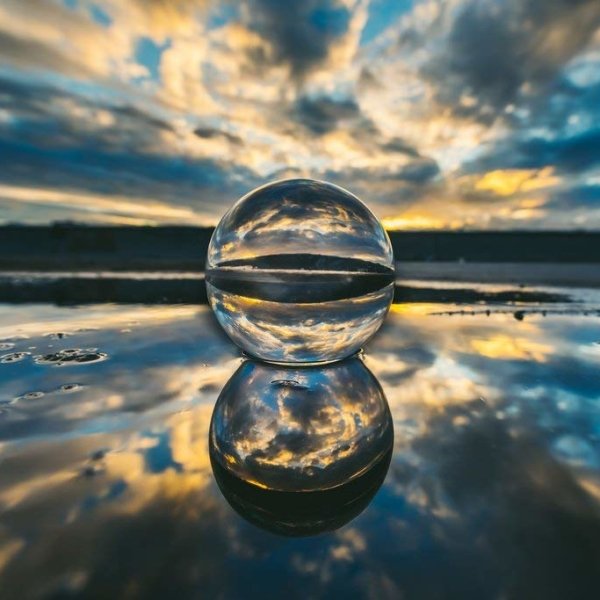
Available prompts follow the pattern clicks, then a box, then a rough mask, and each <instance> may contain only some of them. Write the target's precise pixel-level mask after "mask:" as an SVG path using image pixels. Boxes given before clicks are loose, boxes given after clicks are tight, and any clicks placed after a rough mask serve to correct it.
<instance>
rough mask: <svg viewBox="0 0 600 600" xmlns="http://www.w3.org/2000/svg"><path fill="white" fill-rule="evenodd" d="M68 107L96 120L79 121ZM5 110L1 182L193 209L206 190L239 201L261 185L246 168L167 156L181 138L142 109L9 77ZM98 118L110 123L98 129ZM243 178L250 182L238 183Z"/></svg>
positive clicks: (2, 100)
mask: <svg viewBox="0 0 600 600" xmlns="http://www.w3.org/2000/svg"><path fill="white" fill-rule="evenodd" d="M65 106H73V107H77V108H78V110H83V111H84V112H85V115H89V118H86V116H83V117H82V116H80V115H78V116H72V115H70V114H69V113H70V111H69V110H65ZM0 108H2V109H4V110H6V111H7V113H8V114H9V115H10V118H9V120H8V121H6V122H5V123H1V124H0V156H2V170H1V172H0V183H4V184H15V185H24V186H31V185H32V184H34V185H35V186H38V187H40V186H41V187H43V186H48V187H52V188H56V189H64V190H70V191H72V190H80V191H82V192H85V191H88V192H90V191H92V192H100V193H104V194H123V195H129V196H133V197H144V196H146V197H150V198H155V199H157V198H159V199H163V200H165V201H168V202H171V203H173V204H183V205H187V206H190V205H197V203H198V200H199V199H198V192H199V190H206V189H207V188H210V189H213V187H215V188H217V189H218V190H220V193H224V194H228V196H227V197H228V198H229V195H230V196H231V199H232V200H233V199H235V198H236V197H238V196H239V195H241V193H243V192H244V191H245V189H246V185H248V182H251V183H250V185H252V184H253V183H258V181H257V178H256V177H255V176H254V175H253V174H252V173H251V172H250V171H248V170H247V169H246V168H244V167H241V166H235V165H229V164H225V163H223V162H221V161H219V160H218V159H209V158H203V159H198V158H188V157H184V156H177V155H172V154H167V153H164V154H163V153H161V152H160V149H159V148H160V136H161V134H162V133H164V132H165V131H169V132H172V133H174V131H173V127H172V125H171V124H170V123H169V122H168V121H167V120H165V119H163V118H161V117H160V116H157V115H156V114H151V113H149V112H146V111H145V110H142V109H140V108H139V107H136V106H132V105H127V104H122V105H110V104H105V103H101V102H95V101H93V100H91V99H86V98H82V97H81V96H74V95H70V94H68V93H66V92H63V91H61V90H59V89H57V88H54V87H52V86H48V85H35V84H32V85H28V84H24V83H19V82H16V81H11V80H9V79H6V78H4V79H0ZM76 113H77V111H76ZM98 113H102V115H103V117H104V118H105V119H108V120H109V122H108V123H106V124H104V125H100V124H98V123H94V122H93V119H95V118H97V116H96V115H97V114H98ZM237 179H241V180H244V181H245V182H246V183H245V184H244V185H242V186H241V187H240V184H239V183H238V184H234V183H232V182H233V181H235V180H237ZM232 186H233V188H234V189H232ZM211 200H214V201H215V202H217V201H218V200H217V199H216V197H214V194H212V193H211V195H210V196H207V197H206V198H202V201H203V203H210V201H211Z"/></svg>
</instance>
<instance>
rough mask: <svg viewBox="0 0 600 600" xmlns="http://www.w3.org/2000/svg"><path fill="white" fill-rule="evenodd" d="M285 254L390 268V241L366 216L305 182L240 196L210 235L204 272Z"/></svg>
mask: <svg viewBox="0 0 600 600" xmlns="http://www.w3.org/2000/svg"><path fill="white" fill-rule="evenodd" d="M287 255H289V256H291V255H303V256H308V255H311V256H313V257H314V256H323V257H337V258H343V259H357V260H358V261H366V262H367V263H373V264H375V265H380V266H383V267H386V268H389V269H393V253H392V248H391V244H390V241H389V238H388V237H387V234H386V233H385V231H384V229H383V227H382V226H381V224H380V223H379V221H378V220H377V218H376V217H375V216H374V215H373V214H372V213H371V211H370V210H369V209H368V208H367V207H366V206H365V205H364V204H363V203H362V202H361V201H360V200H359V199H358V198H356V197H355V196H353V195H352V194H350V193H349V192H347V191H345V190H343V189H342V188H339V187H337V186H335V185H332V184H328V183H324V182H320V181H312V180H309V179H292V180H286V181H280V182H276V183H272V184H269V185H266V186H263V187H261V188H259V189H257V190H254V191H253V192H251V193H250V194H248V195H246V196H244V197H243V198H242V199H241V200H240V201H239V202H238V203H237V204H236V205H235V206H234V207H233V208H232V209H231V210H230V211H229V212H228V213H227V214H226V215H225V216H224V217H223V219H222V220H221V222H220V223H219V225H218V227H217V229H216V230H215V232H214V234H213V237H212V239H211V242H210V246H209V250H208V258H207V268H208V269H211V268H217V267H224V266H228V265H231V264H233V265H237V266H239V265H240V264H243V263H250V264H251V263H252V260H253V259H257V258H259V259H263V262H264V257H271V256H279V257H281V256H287ZM267 262H268V259H267ZM279 263H281V258H279ZM291 266H292V267H293V266H294V265H293V263H291Z"/></svg>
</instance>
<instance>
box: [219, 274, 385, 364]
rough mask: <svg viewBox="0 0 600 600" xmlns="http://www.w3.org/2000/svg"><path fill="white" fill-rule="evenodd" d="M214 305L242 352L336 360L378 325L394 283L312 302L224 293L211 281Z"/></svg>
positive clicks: (287, 360) (269, 357)
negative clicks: (356, 294)
mask: <svg viewBox="0 0 600 600" xmlns="http://www.w3.org/2000/svg"><path fill="white" fill-rule="evenodd" d="M207 292H208V298H209V301H210V304H211V306H212V308H213V310H214V312H215V315H216V317H217V319H218V321H219V323H220V324H221V326H222V327H223V329H224V330H225V332H226V333H227V334H228V335H229V337H230V338H231V339H232V340H233V342H234V343H235V344H237V345H238V346H239V347H240V348H242V350H244V351H246V352H247V353H248V354H250V355H252V356H255V357H257V358H260V359H262V360H266V361H271V362H280V363H318V362H332V361H337V360H341V359H343V358H346V357H348V356H350V355H352V354H354V353H355V352H356V351H357V350H359V349H360V348H361V347H362V346H363V344H364V343H365V342H366V341H367V340H369V339H370V338H371V337H372V336H373V335H374V334H375V332H376V331H377V330H378V329H379V327H380V326H381V324H382V323H383V320H384V319H385V316H386V314H387V312H388V309H389V306H390V304H391V302H392V299H393V294H394V286H393V283H389V284H388V285H387V286H385V287H384V288H382V289H379V290H376V291H372V292H369V293H366V294H364V295H362V296H355V297H351V298H342V299H337V300H329V301H324V302H314V303H299V302H273V301H269V300H261V299H257V298H251V297H246V296H242V295H239V294H235V293H232V292H227V291H223V290H221V289H219V288H217V287H215V286H213V285H212V284H211V283H207Z"/></svg>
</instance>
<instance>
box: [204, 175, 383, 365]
mask: <svg viewBox="0 0 600 600" xmlns="http://www.w3.org/2000/svg"><path fill="white" fill-rule="evenodd" d="M393 275H394V271H393V254H392V247H391V244H390V240H389V238H388V236H387V234H386V233H385V231H384V229H383V227H382V226H381V224H380V223H379V221H378V220H377V218H376V217H375V216H374V215H373V214H372V213H371V211H369V209H368V208H367V207H366V206H365V205H364V204H363V203H362V202H361V201H360V200H359V199H358V198H356V197H355V196H353V195H352V194H350V193H349V192H347V191H345V190H343V189H342V188H339V187H337V186H335V185H331V184H328V183H323V182H320V181H312V180H309V179H293V180H288V181H279V182H276V183H271V184H269V185H266V186H263V187H261V188H258V189H256V190H254V191H253V192H250V193H249V194H248V195H246V196H244V197H243V198H242V199H241V200H240V201H239V202H237V204H235V206H233V208H232V209H231V210H230V211H229V212H228V213H227V214H226V215H225V216H224V217H223V219H221V222H220V223H219V225H218V226H217V228H216V230H215V232H214V234H213V236H212V239H211V241H210V246H209V249H208V258H207V264H206V287H207V293H208V298H209V300H210V304H211V306H212V308H213V310H214V311H215V314H216V316H217V319H218V320H219V322H220V323H221V325H222V327H223V328H224V329H225V331H226V332H227V334H228V335H229V337H231V339H232V340H233V341H234V342H235V343H236V344H237V345H238V346H240V347H241V348H242V349H243V350H245V351H246V352H247V353H248V354H250V355H252V356H256V357H258V358H261V359H263V360H267V361H272V362H281V363H301V362H306V363H314V362H331V361H335V360H340V359H342V358H345V357H347V356H350V355H351V354H353V353H354V352H356V351H357V350H359V349H360V348H361V346H362V345H363V344H364V343H365V342H366V341H367V340H368V339H369V338H370V337H371V336H372V335H373V334H374V333H375V332H376V331H377V329H379V327H380V325H381V323H382V322H383V319H384V318H385V315H386V313H387V311H388V309H389V306H390V304H391V301H392V297H393V293H394V276H393Z"/></svg>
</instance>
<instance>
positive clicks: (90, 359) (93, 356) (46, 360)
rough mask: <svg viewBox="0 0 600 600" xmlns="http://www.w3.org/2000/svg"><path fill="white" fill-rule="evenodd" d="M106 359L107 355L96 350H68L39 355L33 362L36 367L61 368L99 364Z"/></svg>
mask: <svg viewBox="0 0 600 600" xmlns="http://www.w3.org/2000/svg"><path fill="white" fill-rule="evenodd" d="M107 359H108V354H107V353H106V352H99V351H98V350H97V349H96V348H86V349H82V348H68V349H65V350H58V351H57V352H51V353H49V354H40V355H38V356H36V357H35V359H34V360H35V362H36V364H38V365H55V366H57V367H62V366H65V365H73V364H87V363H94V362H101V361H103V360H107Z"/></svg>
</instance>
